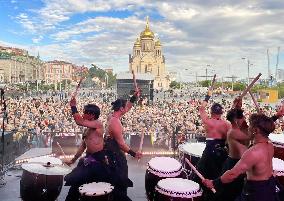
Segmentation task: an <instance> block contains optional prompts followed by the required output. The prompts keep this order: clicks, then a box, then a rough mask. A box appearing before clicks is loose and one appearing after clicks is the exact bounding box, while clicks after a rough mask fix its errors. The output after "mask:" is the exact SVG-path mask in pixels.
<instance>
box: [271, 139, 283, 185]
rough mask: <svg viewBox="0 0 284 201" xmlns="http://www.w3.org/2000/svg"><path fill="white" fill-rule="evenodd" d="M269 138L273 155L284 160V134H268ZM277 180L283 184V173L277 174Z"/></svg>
mask: <svg viewBox="0 0 284 201" xmlns="http://www.w3.org/2000/svg"><path fill="white" fill-rule="evenodd" d="M269 139H270V140H271V141H272V143H273V146H274V157H275V158H279V159H281V160H283V161H284V135H283V134H270V135H269ZM277 177H278V180H279V182H280V183H281V184H282V185H283V186H284V175H282V176H279V175H278V176H277Z"/></svg>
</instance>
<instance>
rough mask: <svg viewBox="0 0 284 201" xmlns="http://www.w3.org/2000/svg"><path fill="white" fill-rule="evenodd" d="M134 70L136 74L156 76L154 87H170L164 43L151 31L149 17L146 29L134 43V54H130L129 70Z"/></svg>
mask: <svg viewBox="0 0 284 201" xmlns="http://www.w3.org/2000/svg"><path fill="white" fill-rule="evenodd" d="M132 70H133V71H134V72H135V73H136V74H147V73H150V74H152V75H153V76H154V77H155V79H154V89H168V88H169V85H170V79H169V75H168V73H167V71H166V67H165V57H164V55H163V53H162V44H161V41H160V39H159V38H157V39H156V38H155V35H154V32H153V31H151V29H150V26H149V18H148V17H147V22H146V27H145V30H144V31H142V32H141V34H140V37H139V38H137V40H136V42H135V43H134V46H133V53H132V55H131V54H129V72H131V71H132Z"/></svg>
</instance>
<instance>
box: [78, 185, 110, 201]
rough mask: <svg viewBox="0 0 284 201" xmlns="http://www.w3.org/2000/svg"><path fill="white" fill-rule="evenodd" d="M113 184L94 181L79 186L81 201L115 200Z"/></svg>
mask: <svg viewBox="0 0 284 201" xmlns="http://www.w3.org/2000/svg"><path fill="white" fill-rule="evenodd" d="M113 188H114V187H113V186H112V185H111V184H109V183H105V182H92V183H89V184H84V185H82V186H80V187H79V192H80V194H81V196H80V201H113V194H112V191H113Z"/></svg>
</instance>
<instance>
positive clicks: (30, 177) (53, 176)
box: [20, 157, 71, 201]
mask: <svg viewBox="0 0 284 201" xmlns="http://www.w3.org/2000/svg"><path fill="white" fill-rule="evenodd" d="M58 163H61V164H62V162H61V161H60V162H59V159H57V158H53V157H38V158H35V159H33V160H31V161H30V163H24V164H22V168H23V173H22V178H21V181H20V195H21V198H22V200H23V201H39V200H41V201H54V200H56V199H57V197H58V195H59V194H60V192H61V189H62V185H63V177H64V175H66V174H68V173H69V172H70V171H71V170H70V169H69V168H66V167H64V166H63V165H61V164H58Z"/></svg>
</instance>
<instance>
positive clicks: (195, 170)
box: [185, 158, 216, 193]
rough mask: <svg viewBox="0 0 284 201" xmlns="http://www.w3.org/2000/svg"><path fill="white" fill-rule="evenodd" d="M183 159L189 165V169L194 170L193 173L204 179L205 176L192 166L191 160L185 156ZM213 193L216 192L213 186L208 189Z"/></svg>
mask: <svg viewBox="0 0 284 201" xmlns="http://www.w3.org/2000/svg"><path fill="white" fill-rule="evenodd" d="M185 161H186V162H187V164H188V165H189V166H190V167H191V169H192V170H193V171H194V172H195V174H196V175H197V176H198V177H199V178H200V179H201V180H204V179H205V178H204V177H203V175H202V174H200V172H199V171H198V170H197V169H196V168H195V167H194V165H192V164H191V162H190V161H189V160H188V159H187V158H185ZM210 190H211V191H212V192H213V193H216V190H215V188H212V189H210Z"/></svg>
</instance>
